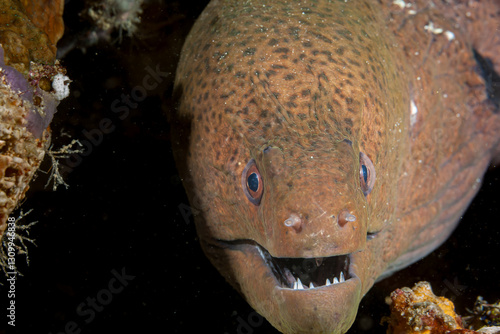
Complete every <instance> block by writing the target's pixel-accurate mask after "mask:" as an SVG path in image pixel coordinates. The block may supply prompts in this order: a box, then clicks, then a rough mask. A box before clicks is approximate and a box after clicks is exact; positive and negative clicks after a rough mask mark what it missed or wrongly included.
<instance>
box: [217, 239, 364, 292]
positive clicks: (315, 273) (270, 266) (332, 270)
mask: <svg viewBox="0 0 500 334" xmlns="http://www.w3.org/2000/svg"><path fill="white" fill-rule="evenodd" d="M216 244H218V245H219V246H222V247H223V248H226V249H232V250H239V251H243V252H245V253H252V254H251V255H252V256H258V257H259V258H260V259H261V261H259V262H261V263H262V265H263V266H265V267H266V268H267V271H268V272H269V274H270V275H272V276H273V277H274V283H275V287H276V288H277V289H284V290H290V291H294V290H308V291H310V292H312V291H313V290H318V289H321V290H324V289H327V288H335V287H336V286H337V285H338V284H340V285H339V286H338V287H339V288H340V286H341V285H342V284H341V283H346V282H349V281H356V282H357V283H358V282H359V279H358V277H357V275H356V273H355V269H354V268H355V266H353V256H352V253H351V254H341V255H332V256H325V257H310V258H299V257H294V258H283V257H273V256H272V255H271V254H270V253H269V252H268V251H267V250H266V249H265V248H264V247H263V246H261V245H259V244H258V243H256V242H254V241H253V240H238V241H223V240H217V241H216ZM243 245H244V246H245V247H243ZM247 255H250V254H247ZM351 283H354V282H351ZM323 292H324V291H323Z"/></svg>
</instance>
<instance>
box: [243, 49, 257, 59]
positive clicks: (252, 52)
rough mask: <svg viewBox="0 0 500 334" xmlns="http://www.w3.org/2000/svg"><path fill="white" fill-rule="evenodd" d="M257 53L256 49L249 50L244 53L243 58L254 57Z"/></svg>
mask: <svg viewBox="0 0 500 334" xmlns="http://www.w3.org/2000/svg"><path fill="white" fill-rule="evenodd" d="M255 51H257V49H256V48H247V49H246V50H245V51H243V56H244V57H245V56H252V55H254V54H255Z"/></svg>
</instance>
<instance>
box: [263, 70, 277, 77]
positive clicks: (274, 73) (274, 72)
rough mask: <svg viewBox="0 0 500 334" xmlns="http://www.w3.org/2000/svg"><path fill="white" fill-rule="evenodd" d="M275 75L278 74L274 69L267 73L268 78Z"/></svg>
mask: <svg viewBox="0 0 500 334" xmlns="http://www.w3.org/2000/svg"><path fill="white" fill-rule="evenodd" d="M273 75H276V71H273V70H269V71H267V72H266V73H265V76H266V78H270V77H272V76H273Z"/></svg>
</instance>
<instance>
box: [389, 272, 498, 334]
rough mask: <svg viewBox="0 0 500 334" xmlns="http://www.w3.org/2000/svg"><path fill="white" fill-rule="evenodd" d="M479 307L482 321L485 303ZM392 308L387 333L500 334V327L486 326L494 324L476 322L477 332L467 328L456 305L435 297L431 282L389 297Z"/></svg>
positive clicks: (403, 289)
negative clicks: (456, 309) (457, 311)
mask: <svg viewBox="0 0 500 334" xmlns="http://www.w3.org/2000/svg"><path fill="white" fill-rule="evenodd" d="M480 300H482V299H480ZM476 304H477V303H476ZM486 305H488V304H486ZM476 306H477V305H476ZM478 307H479V308H480V309H481V310H480V311H478V312H477V315H479V318H481V315H480V314H482V313H481V312H482V311H484V309H485V304H484V303H482V304H481V305H479V306H477V307H476V309H477V308H478ZM390 308H391V316H390V317H389V318H386V319H384V320H383V321H387V322H388V323H389V329H388V330H387V333H388V334H452V333H453V334H465V333H471V334H472V333H491V334H498V333H500V327H494V326H490V327H487V326H489V325H490V324H491V323H486V325H487V326H484V327H483V326H482V325H483V324H484V323H481V322H480V321H477V322H476V325H478V324H479V325H480V326H481V328H480V329H478V330H477V331H476V330H474V329H472V328H471V327H472V326H467V324H465V322H464V321H463V319H462V317H461V316H460V315H458V314H456V313H455V306H454V305H453V302H452V301H451V300H449V299H447V298H445V297H438V296H436V295H435V294H434V293H433V292H432V288H431V286H430V284H429V283H428V282H418V283H417V284H415V286H414V287H413V288H411V289H410V288H407V287H404V288H401V289H396V290H394V291H393V292H392V293H391V296H390ZM490 313H491V312H490ZM473 318H474V319H476V317H473ZM467 327H469V328H467Z"/></svg>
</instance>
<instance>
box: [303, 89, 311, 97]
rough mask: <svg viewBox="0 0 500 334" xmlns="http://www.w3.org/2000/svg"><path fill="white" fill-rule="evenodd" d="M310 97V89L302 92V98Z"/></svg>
mask: <svg viewBox="0 0 500 334" xmlns="http://www.w3.org/2000/svg"><path fill="white" fill-rule="evenodd" d="M308 95H311V90H309V89H304V90H303V91H302V96H303V97H305V96H308Z"/></svg>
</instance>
